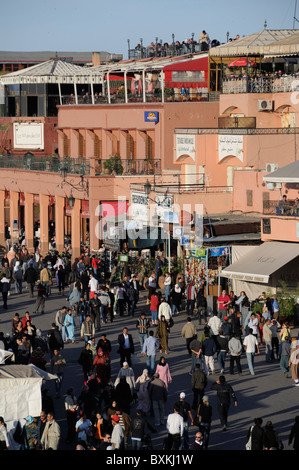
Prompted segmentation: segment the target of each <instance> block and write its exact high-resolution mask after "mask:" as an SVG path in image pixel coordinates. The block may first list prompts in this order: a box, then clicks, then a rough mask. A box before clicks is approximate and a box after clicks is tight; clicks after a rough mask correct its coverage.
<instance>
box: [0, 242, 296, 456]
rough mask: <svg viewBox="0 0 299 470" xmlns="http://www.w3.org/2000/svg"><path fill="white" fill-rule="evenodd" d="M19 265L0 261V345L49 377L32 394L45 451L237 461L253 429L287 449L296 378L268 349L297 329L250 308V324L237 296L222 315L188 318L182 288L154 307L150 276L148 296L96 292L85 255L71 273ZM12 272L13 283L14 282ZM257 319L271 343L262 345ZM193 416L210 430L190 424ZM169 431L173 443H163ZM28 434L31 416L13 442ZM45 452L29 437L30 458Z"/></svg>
mask: <svg viewBox="0 0 299 470" xmlns="http://www.w3.org/2000/svg"><path fill="white" fill-rule="evenodd" d="M24 251H26V250H24ZM26 254H27V255H28V253H26ZM24 256H25V255H23V258H24ZM21 258H22V257H20V256H19V254H18V253H12V252H10V253H8V254H7V257H4V259H3V269H2V272H1V279H2V281H3V280H4V279H7V280H8V284H9V285H10V290H9V292H10V295H8V296H5V298H6V300H7V302H6V307H7V308H3V307H2V308H1V313H0V315H1V317H0V319H1V323H0V325H1V328H0V330H1V332H2V341H3V346H4V348H5V349H7V350H11V351H13V353H14V361H15V363H17V364H31V363H33V364H35V365H37V366H38V367H40V368H44V369H46V370H48V371H49V372H53V373H55V374H57V377H58V379H57V380H56V381H55V383H51V384H50V385H49V384H47V389H48V390H47V391H45V390H44V391H43V410H42V413H43V415H44V414H45V413H46V414H47V415H49V420H53V419H54V420H55V423H57V426H56V425H55V426H56V428H57V429H58V433H59V439H58V440H56V441H55V442H56V444H55V446H57V448H59V449H65V450H73V449H76V448H77V446H81V447H83V449H86V448H96V449H99V450H100V449H103V448H105V446H106V447H107V446H112V448H117V446H121V448H124V449H126V450H128V451H129V450H132V449H134V450H135V449H136V450H137V449H139V448H142V449H151V448H152V449H154V450H162V449H166V448H167V449H169V447H172V448H173V449H174V448H180V449H186V450H187V449H190V450H192V449H193V447H194V445H195V444H194V442H195V443H196V445H200V447H199V449H201V448H203V449H205V450H209V449H214V450H216V449H219V450H220V449H237V450H243V449H245V444H246V442H247V440H248V436H247V431H248V429H249V428H250V426H251V424H252V423H253V420H254V419H257V418H262V419H263V420H264V422H265V423H267V422H268V421H271V422H272V423H273V424H274V426H275V429H276V430H277V431H278V434H279V437H280V439H282V440H283V442H284V447H285V448H287V447H288V439H289V433H290V432H291V426H292V425H293V422H294V420H295V417H296V407H295V408H294V406H293V405H292V403H295V401H294V400H295V393H296V390H297V389H296V387H295V386H294V385H296V384H297V378H298V377H297V378H296V377H295V376H294V375H293V374H294V367H292V364H290V365H289V362H288V360H287V361H285V360H284V361H281V358H282V356H283V355H284V354H285V352H286V351H287V348H285V349H284V354H282V352H278V351H280V350H279V349H276V346H277V344H278V346H280V347H281V345H282V344H285V343H284V342H285V341H286V337H287V336H291V337H292V338H294V339H296V338H297V329H296V328H294V327H290V326H288V325H286V324H284V323H281V324H280V323H279V314H277V313H276V310H275V309H274V307H275V303H274V302H271V303H269V299H264V300H263V298H262V297H261V299H259V301H260V302H263V303H264V305H266V303H267V306H268V308H267V311H266V308H265V309H264V312H263V313H264V314H265V315H264V317H263V318H264V320H265V321H264V322H262V320H261V318H260V317H261V315H259V316H257V315H252V312H251V310H250V308H249V307H248V305H247V304H246V299H245V297H246V296H244V295H243V293H242V295H240V296H237V297H236V298H233V300H231V299H230V300H229V302H230V307H229V308H226V307H225V305H224V299H223V298H219V299H218V300H219V311H218V312H216V315H210V314H209V312H207V311H204V310H202V309H201V310H200V309H199V305H198V304H197V302H196V301H195V302H194V303H192V304H191V307H190V303H188V300H189V298H188V297H189V292H190V291H191V289H189V285H188V284H187V285H185V283H184V281H183V280H182V279H181V281H180V282H179V283H175V284H174V285H173V286H172V288H171V291H170V294H169V298H167V300H168V302H166V301H165V297H164V293H165V289H164V287H163V286H162V287H161V286H156V287H155V285H154V283H155V273H154V272H153V273H152V275H151V278H152V279H151V284H152V285H151V286H150V285H147V286H145V287H144V286H143V285H142V284H141V283H140V284H139V283H138V279H136V278H135V277H134V276H133V274H134V273H130V275H129V276H128V277H127V278H126V277H124V279H123V281H122V282H121V283H120V284H119V285H115V286H106V283H104V282H103V281H100V282H99V280H98V279H97V269H95V268H94V269H93V267H92V266H93V264H95V263H94V257H93V256H92V255H90V254H89V253H86V254H85V255H84V256H83V257H82V258H81V259H80V260H78V261H77V262H76V265H74V263H67V262H66V258H65V257H64V256H57V255H55V256H53V257H52V258H51V260H47V262H45V260H43V258H42V257H41V256H40V255H39V253H38V252H37V253H36V254H34V255H33V256H30V255H29V256H28V259H27V261H26V262H25V266H24V259H23V262H22V259H21ZM18 263H19V264H18ZM27 263H28V265H27V267H26V264H27ZM19 266H21V269H22V270H23V271H22V276H21V277H20V279H21V281H20V280H19V281H18V282H17V275H16V271H17V270H18V269H17V268H18V267H19ZM61 267H62V268H61ZM31 268H33V269H31ZM29 269H30V272H31V277H29V274H28V270H29ZM61 271H64V277H61V274H60V273H61ZM65 271H69V272H68V276H67V277H66V272H65ZM86 271H87V272H88V273H89V274H88V276H87V277H86V275H85V274H86ZM34 273H36V274H35V276H34ZM158 275H159V272H158ZM40 285H41V286H42V287H43V288H42V289H40V287H39V286H40ZM30 286H31V287H30ZM29 287H30V288H29ZM150 287H151V289H150ZM166 292H168V291H167V290H166ZM2 293H3V289H2ZM156 294H158V295H157V296H156ZM177 294H179V296H178V295H177ZM197 294H198V293H197ZM221 295H222V296H223V297H225V295H226V293H225V292H222V294H221ZM155 296H156V297H157V298H158V300H157V302H156V303H154V302H152V301H153V300H154V297H155ZM178 298H179V300H178ZM40 299H42V300H40ZM221 302H222V303H221ZM232 303H234V304H235V305H232ZM238 304H239V305H240V307H239V308H236V305H238ZM154 305H155V307H154ZM272 305H273V311H272V310H271V308H272ZM3 306H4V304H3ZM37 307H38V308H37ZM187 307H188V315H187ZM223 307H224V308H223ZM154 308H155V309H156V310H154ZM199 311H200V312H201V315H200V316H199ZM26 312H28V313H27V314H26ZM142 314H143V315H142ZM242 315H243V318H242ZM214 317H215V318H214ZM268 317H269V320H270V324H271V326H273V325H274V328H272V336H273V338H275V337H276V338H277V339H278V341H277V342H276V341H273V342H272V338H270V339H271V341H269V332H268V331H267V322H268ZM216 319H218V320H219V322H218V325H219V326H218V330H217V329H216V330H215V325H216V324H217V322H216ZM212 320H213V321H212ZM256 320H258V322H256ZM274 320H275V321H276V322H277V323H273V321H274ZM271 322H272V323H271ZM261 323H263V325H261ZM191 325H192V327H191ZM227 325H230V326H231V329H229V328H227V329H226V327H227ZM232 325H233V328H232ZM269 328H270V327H269ZM250 330H253V331H254V333H253V334H254V338H255V341H257V342H258V348H259V349H258V351H259V354H258V355H254V373H253V374H252V368H251V366H252V362H250V361H249V353H250V350H247V349H246V348H247V347H248V346H247V345H246V347H245V343H246V342H247V341H245V338H246V337H248V336H250V334H252V331H250ZM150 332H152V333H150ZM190 332H191V333H190ZM273 332H274V333H273ZM275 332H276V333H277V335H276V336H275ZM195 334H197V338H196V337H195ZM267 334H268V336H267ZM232 339H233V340H240V342H241V349H240V350H239V352H240V353H241V354H240V362H239V363H240V366H241V367H240V369H238V361H236V362H231V357H232V356H234V355H235V354H236V351H237V348H236V344H235V341H232ZM293 342H294V341H293ZM145 345H146V346H145ZM194 351H195V352H194ZM193 356H195V357H193ZM283 367H286V368H287V369H288V370H287V371H286V370H285V369H283ZM286 372H287V373H286ZM277 383H280V388H279V389H277ZM200 384H201V385H200ZM223 386H225V387H228V390H230V388H229V387H231V389H232V391H230V392H229V393H230V406H228V407H227V412H226V415H225V416H222V415H220V414H219V409H220V408H219V396H218V392H219V387H223ZM269 400H270V401H269ZM282 403H283V405H284V406H282ZM53 408H54V409H53ZM140 410H142V412H140ZM204 412H205V415H204V416H205V417H207V416H209V418H205V419H207V420H208V419H210V422H205V421H203V420H202V421H201V422H200V421H198V417H199V416H201V414H202V413H204ZM51 413H52V415H51ZM177 414H179V415H180V416H181V417H182V420H181V418H178V417H177ZM53 415H54V416H53ZM172 415H174V416H172ZM31 418H32V419H31ZM75 418H76V419H75ZM3 419H4V421H5V416H3ZM32 420H33V421H32ZM138 420H139V421H140V423H141V422H142V426H141V428H142V433H141V434H139V433H138V432H137V429H140V428H139V425H138V426H137V424H138ZM34 423H35V424H36V426H34ZM140 423H139V424H140ZM177 423H179V426H180V428H179V431H178V432H179V433H181V435H180V438H179V439H177V438H173V435H174V434H177V432H174V430H175V429H176V425H177ZM119 424H120V426H119ZM38 425H39V426H40V425H41V417H39V416H38V417H30V419H28V422H26V423H24V427H25V430H26V429H27V427H28V426H30V429H31V428H35V427H36V432H37V429H38ZM223 431H225V432H223ZM200 435H201V437H200ZM196 436H197V438H196ZM110 437H111V440H110ZM196 439H198V441H199V442H202V444H198V442H197V441H196ZM24 445H25V444H24V441H23V442H22V443H21V444H20V446H21V448H23V446H24ZM46 445H48V444H46V443H45V442H44V440H43V439H42V436H40V440H38V439H37V444H36V446H37V447H36V448H40V446H41V448H45V446H46ZM53 445H54V444H53ZM191 446H192V447H191ZM195 448H197V447H195ZM290 448H291V447H290Z"/></svg>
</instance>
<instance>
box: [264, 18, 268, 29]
mask: <svg viewBox="0 0 299 470" xmlns="http://www.w3.org/2000/svg"><path fill="white" fill-rule="evenodd" d="M264 28H265V29H266V28H267V20H265V22H264Z"/></svg>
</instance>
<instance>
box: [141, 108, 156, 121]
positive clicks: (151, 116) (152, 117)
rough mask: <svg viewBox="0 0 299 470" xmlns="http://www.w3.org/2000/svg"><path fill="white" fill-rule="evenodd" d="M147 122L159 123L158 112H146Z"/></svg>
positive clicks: (145, 118)
mask: <svg viewBox="0 0 299 470" xmlns="http://www.w3.org/2000/svg"><path fill="white" fill-rule="evenodd" d="M144 121H145V122H159V113H158V111H144Z"/></svg>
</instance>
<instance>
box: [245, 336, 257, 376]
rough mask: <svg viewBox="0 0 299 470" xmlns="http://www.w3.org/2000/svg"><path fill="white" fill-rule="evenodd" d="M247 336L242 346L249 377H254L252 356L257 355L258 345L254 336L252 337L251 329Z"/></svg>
mask: <svg viewBox="0 0 299 470" xmlns="http://www.w3.org/2000/svg"><path fill="white" fill-rule="evenodd" d="M248 333H249V334H248V335H247V336H245V338H244V341H243V346H244V347H245V352H246V358H247V363H248V368H249V371H250V374H251V375H254V356H255V353H257V354H259V353H260V350H259V345H258V341H257V338H256V336H254V335H253V331H252V328H249V330H248Z"/></svg>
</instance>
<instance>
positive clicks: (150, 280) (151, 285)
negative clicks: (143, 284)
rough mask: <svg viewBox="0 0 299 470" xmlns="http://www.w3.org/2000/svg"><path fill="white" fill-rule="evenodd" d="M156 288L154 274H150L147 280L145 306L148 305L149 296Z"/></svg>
mask: <svg viewBox="0 0 299 470" xmlns="http://www.w3.org/2000/svg"><path fill="white" fill-rule="evenodd" d="M156 288H157V281H156V274H155V272H152V274H151V276H150V277H149V278H148V296H147V304H150V302H151V296H152V294H153V293H154V292H155V290H156Z"/></svg>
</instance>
